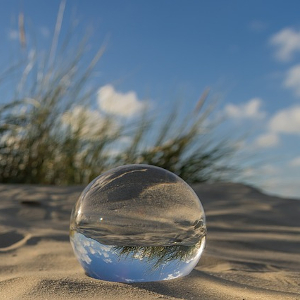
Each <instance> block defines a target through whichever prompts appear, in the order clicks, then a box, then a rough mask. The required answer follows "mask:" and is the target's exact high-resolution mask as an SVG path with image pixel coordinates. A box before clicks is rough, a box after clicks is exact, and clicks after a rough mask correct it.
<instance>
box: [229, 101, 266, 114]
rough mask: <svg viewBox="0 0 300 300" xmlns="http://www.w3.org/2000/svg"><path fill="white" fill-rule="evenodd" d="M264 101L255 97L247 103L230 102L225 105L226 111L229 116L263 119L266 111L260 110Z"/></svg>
mask: <svg viewBox="0 0 300 300" xmlns="http://www.w3.org/2000/svg"><path fill="white" fill-rule="evenodd" d="M261 105H262V101H261V99H260V98H253V99H251V100H249V101H248V102H247V103H245V104H241V105H234V104H228V105H226V107H225V113H226V115H227V116H228V117H230V118H234V119H263V118H264V117H265V113H264V112H262V111H261V110H260V107H261Z"/></svg>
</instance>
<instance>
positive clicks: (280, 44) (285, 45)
mask: <svg viewBox="0 0 300 300" xmlns="http://www.w3.org/2000/svg"><path fill="white" fill-rule="evenodd" d="M270 44H271V45H273V46H275V47H276V48H277V49H276V52H275V57H276V58H277V59H278V60H280V61H283V62H285V61H290V60H291V59H292V58H293V56H294V55H295V53H296V52H300V31H296V30H294V29H293V28H285V29H282V30H281V31H279V32H278V33H276V34H274V35H273V36H272V37H271V39H270Z"/></svg>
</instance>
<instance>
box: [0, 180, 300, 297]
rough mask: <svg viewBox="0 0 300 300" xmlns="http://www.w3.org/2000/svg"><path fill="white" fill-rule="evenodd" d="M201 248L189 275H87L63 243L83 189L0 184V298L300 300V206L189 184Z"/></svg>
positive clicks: (232, 187)
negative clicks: (131, 279)
mask: <svg viewBox="0 0 300 300" xmlns="http://www.w3.org/2000/svg"><path fill="white" fill-rule="evenodd" d="M194 189H195V191H196V192H197V194H198V195H199V197H200V199H201V201H202V204H203V206H204V209H205V211H206V216H207V227H208V237H207V247H206V249H205V252H204V254H203V256H202V258H201V260H200V262H199V264H198V265H197V266H196V268H195V269H194V270H193V271H192V273H191V274H190V275H189V276H187V277H184V278H181V279H175V280H170V281H163V282H152V283H136V284H124V283H113V282H105V281H101V280H95V279H92V278H89V277H87V276H86V275H85V274H84V272H83V270H82V268H81V266H80V265H79V263H78V262H77V260H76V258H75V256H74V254H73V251H72V248H71V245H70V243H69V237H68V233H69V217H70V213H71V209H72V207H73V205H74V203H75V201H76V200H77V198H78V196H79V194H80V193H81V191H82V190H83V187H46V186H29V185H0V299H145V300H148V299H208V300H210V299H240V300H242V299H247V300H249V299H293V300H295V299H300V218H299V215H300V201H298V200H288V199H281V198H277V197H272V196H267V195H264V194H263V193H260V192H259V191H257V190H255V189H253V188H251V187H247V186H244V185H240V184H231V183H222V184H214V185H198V186H194Z"/></svg>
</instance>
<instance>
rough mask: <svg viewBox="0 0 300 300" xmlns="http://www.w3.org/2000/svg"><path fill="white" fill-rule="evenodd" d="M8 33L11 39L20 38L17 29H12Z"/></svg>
mask: <svg viewBox="0 0 300 300" xmlns="http://www.w3.org/2000/svg"><path fill="white" fill-rule="evenodd" d="M7 35H8V38H9V39H10V40H17V39H18V38H19V32H18V30H15V29H10V30H9V31H8V33H7Z"/></svg>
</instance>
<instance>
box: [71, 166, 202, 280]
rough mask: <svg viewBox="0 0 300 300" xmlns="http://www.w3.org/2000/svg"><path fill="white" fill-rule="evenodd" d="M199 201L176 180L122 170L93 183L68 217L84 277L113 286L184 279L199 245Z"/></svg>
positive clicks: (165, 174)
mask: <svg viewBox="0 0 300 300" xmlns="http://www.w3.org/2000/svg"><path fill="white" fill-rule="evenodd" d="M205 236H206V225H205V215H204V210H203V208H202V205H201V202H200V200H199V199H198V197H197V195H196V194H195V193H194V191H193V190H192V188H191V187H190V186H189V185H188V184H186V183H185V182H184V181H183V180H182V179H181V178H179V177H178V176H176V175H175V174H173V173H171V172H169V171H166V170H164V169H161V168H158V167H154V166H149V165H126V166H122V167H118V168H115V169H112V170H110V171H108V172H106V173H104V174H102V175H100V176H98V177H97V178H95V179H94V180H93V181H92V182H91V183H90V184H89V185H88V186H87V187H86V188H85V190H84V191H83V192H82V194H81V196H80V198H79V199H78V201H77V203H76V205H75V208H74V209H73V212H72V215H71V223H70V239H71V244H72V247H73V250H74V252H75V255H76V257H77V259H78V260H79V262H80V264H81V265H82V266H83V268H84V269H85V271H86V273H87V274H88V275H89V276H91V277H94V278H97V279H103V280H109V281H118V282H142V281H145V282H146V281H157V280H166V279H173V278H177V277H181V276H185V275H187V274H189V273H190V272H191V270H192V269H193V268H194V267H195V265H196V264H197V263H198V261H199V259H200V256H201V254H202V252H203V249H204V246H205Z"/></svg>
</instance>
